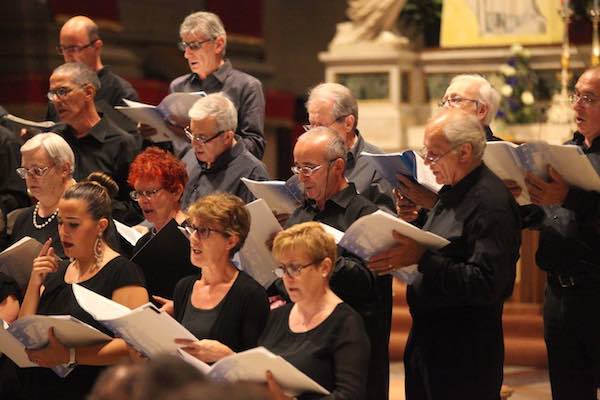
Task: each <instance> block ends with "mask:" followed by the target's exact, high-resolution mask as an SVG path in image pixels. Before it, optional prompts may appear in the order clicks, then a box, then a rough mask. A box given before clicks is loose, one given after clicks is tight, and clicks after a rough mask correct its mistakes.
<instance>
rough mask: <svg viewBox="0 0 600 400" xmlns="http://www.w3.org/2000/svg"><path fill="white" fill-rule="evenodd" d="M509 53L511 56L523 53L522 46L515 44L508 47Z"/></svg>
mask: <svg viewBox="0 0 600 400" xmlns="http://www.w3.org/2000/svg"><path fill="white" fill-rule="evenodd" d="M510 52H511V53H513V54H517V55H518V54H521V53H522V52H523V46H521V45H520V44H519V43H515V44H513V45H512V46H511V47H510Z"/></svg>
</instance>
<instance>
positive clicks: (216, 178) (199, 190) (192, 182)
mask: <svg viewBox="0 0 600 400" xmlns="http://www.w3.org/2000/svg"><path fill="white" fill-rule="evenodd" d="M236 140H237V142H236V143H235V144H234V145H233V147H231V148H230V149H228V150H226V151H225V152H223V153H222V154H221V155H219V156H218V157H217V159H216V160H215V162H214V163H212V165H211V166H210V168H209V167H208V166H207V165H206V164H205V163H202V162H200V161H198V159H197V158H196V154H195V153H194V149H191V150H190V151H189V152H188V153H187V154H186V155H185V156H184V158H183V162H184V163H185V164H186V167H187V172H188V176H189V181H188V183H187V185H186V187H185V190H184V192H183V197H182V198H181V203H182V208H183V209H186V208H187V207H189V206H190V205H191V204H192V203H193V202H194V201H196V200H197V199H198V198H200V197H202V196H206V195H208V194H211V193H215V192H226V193H231V194H234V195H236V196H238V197H239V198H241V199H242V200H244V202H246V203H249V202H251V201H253V200H255V197H254V195H253V194H252V192H250V190H248V188H247V187H246V185H245V184H244V182H242V180H241V178H248V179H252V180H255V181H264V180H268V179H269V174H268V173H267V169H266V168H265V165H264V164H263V163H262V162H261V161H260V160H258V159H257V158H256V157H254V156H253V155H252V154H250V152H249V151H248V150H247V149H246V147H245V146H244V143H243V142H242V141H241V139H240V137H239V136H236Z"/></svg>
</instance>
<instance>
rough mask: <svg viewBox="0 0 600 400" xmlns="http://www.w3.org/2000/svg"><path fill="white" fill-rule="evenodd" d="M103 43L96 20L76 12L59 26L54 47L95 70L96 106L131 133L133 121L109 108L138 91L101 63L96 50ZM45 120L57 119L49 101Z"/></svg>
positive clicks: (133, 126) (66, 59)
mask: <svg viewBox="0 0 600 400" xmlns="http://www.w3.org/2000/svg"><path fill="white" fill-rule="evenodd" d="M103 45H104V43H103V42H102V39H100V36H99V33H98V26H97V25H96V23H95V22H94V21H93V20H91V19H90V18H88V17H84V16H82V15H79V16H76V17H73V18H71V19H69V20H68V21H67V22H65V24H64V25H63V26H62V28H61V30H60V44H59V45H58V46H57V47H56V49H57V50H58V53H59V54H61V55H62V56H63V57H64V59H65V62H80V63H83V64H85V65H87V66H88V67H90V68H91V69H92V70H93V71H95V72H96V74H97V75H98V79H100V88H99V89H98V91H97V92H96V96H95V97H94V102H95V103H96V108H97V109H98V111H100V112H101V113H103V114H106V115H107V116H108V117H109V118H110V119H111V120H112V122H114V123H115V124H117V125H118V126H119V127H120V128H122V129H124V130H126V131H128V132H134V131H135V124H134V123H133V122H131V121H130V120H129V119H127V118H126V117H125V116H123V115H122V114H121V113H119V112H118V111H115V110H114V109H113V107H114V106H116V105H123V99H129V100H135V101H139V97H138V94H137V92H136V91H135V89H134V88H133V87H132V86H131V84H130V83H129V82H127V81H126V80H125V79H123V78H121V77H120V76H118V75H116V74H114V73H113V72H112V71H111V70H110V69H109V67H108V66H105V65H104V64H103V63H102V59H101V57H100V53H101V51H102V46H103ZM46 119H47V120H48V121H59V116H58V114H57V112H56V109H55V108H54V106H53V105H52V103H49V104H48V111H47V113H46Z"/></svg>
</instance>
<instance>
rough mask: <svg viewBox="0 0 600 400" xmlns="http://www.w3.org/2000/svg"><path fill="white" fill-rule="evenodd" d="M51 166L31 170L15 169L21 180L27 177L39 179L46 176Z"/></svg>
mask: <svg viewBox="0 0 600 400" xmlns="http://www.w3.org/2000/svg"><path fill="white" fill-rule="evenodd" d="M53 166H54V165H51V166H49V167H32V168H25V167H21V168H17V174H18V175H19V176H20V177H21V178H23V179H26V178H27V175H29V176H36V177H38V178H41V177H42V176H44V175H46V174H47V173H48V171H50V168H52V167H53Z"/></svg>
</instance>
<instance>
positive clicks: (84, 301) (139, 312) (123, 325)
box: [73, 283, 196, 357]
mask: <svg viewBox="0 0 600 400" xmlns="http://www.w3.org/2000/svg"><path fill="white" fill-rule="evenodd" d="M73 293H74V294H75V298H76V299H77V302H78V303H79V305H80V306H81V308H83V309H84V310H85V311H87V312H88V313H90V314H91V315H92V317H94V319H95V320H96V321H98V322H100V323H101V324H102V325H104V326H105V327H106V328H108V329H109V330H110V331H112V332H113V333H114V334H115V336H118V337H121V338H123V340H125V341H126V342H127V343H129V344H130V345H131V346H133V347H134V348H135V349H136V350H137V351H139V352H140V353H142V354H143V355H145V356H146V357H153V356H156V355H158V354H162V353H169V354H179V353H178V352H177V349H178V348H179V346H178V345H177V344H176V343H175V339H178V338H182V339H190V340H196V338H195V337H194V335H192V334H191V333H190V332H189V331H188V330H187V329H185V328H184V327H183V326H181V325H180V324H179V323H178V322H177V321H175V320H174V319H173V318H172V317H171V316H170V315H169V314H167V313H166V312H164V311H160V310H158V308H156V307H155V306H154V305H153V304H151V303H147V304H144V305H141V306H139V307H137V308H135V309H133V310H130V309H129V308H127V307H125V306H123V305H121V304H119V303H116V302H114V301H112V300H110V299H107V298H106V297H104V296H100V295H99V294H97V293H95V292H92V291H91V290H89V289H86V288H84V287H83V286H80V285H78V284H76V283H75V284H73Z"/></svg>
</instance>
